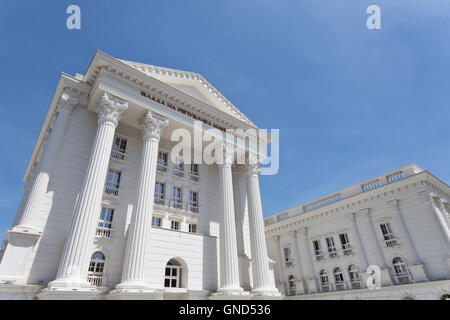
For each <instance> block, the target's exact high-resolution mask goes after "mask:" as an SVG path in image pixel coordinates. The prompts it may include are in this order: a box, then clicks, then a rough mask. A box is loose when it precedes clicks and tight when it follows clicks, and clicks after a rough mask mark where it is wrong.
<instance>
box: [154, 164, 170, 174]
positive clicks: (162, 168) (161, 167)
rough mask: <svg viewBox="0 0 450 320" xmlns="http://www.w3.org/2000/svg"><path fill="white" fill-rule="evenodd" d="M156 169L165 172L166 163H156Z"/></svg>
mask: <svg viewBox="0 0 450 320" xmlns="http://www.w3.org/2000/svg"><path fill="white" fill-rule="evenodd" d="M156 170H158V171H161V172H167V165H165V164H163V163H158V164H157V165H156Z"/></svg>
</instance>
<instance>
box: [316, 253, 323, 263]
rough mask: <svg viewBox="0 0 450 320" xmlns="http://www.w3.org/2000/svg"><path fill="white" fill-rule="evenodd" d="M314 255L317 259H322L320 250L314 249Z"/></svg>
mask: <svg viewBox="0 0 450 320" xmlns="http://www.w3.org/2000/svg"><path fill="white" fill-rule="evenodd" d="M314 255H315V257H316V260H317V261H320V260H323V253H322V251H315V252H314Z"/></svg>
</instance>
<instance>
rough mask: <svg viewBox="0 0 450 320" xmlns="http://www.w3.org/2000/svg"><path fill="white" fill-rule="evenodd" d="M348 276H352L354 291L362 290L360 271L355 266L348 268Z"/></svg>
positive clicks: (351, 281)
mask: <svg viewBox="0 0 450 320" xmlns="http://www.w3.org/2000/svg"><path fill="white" fill-rule="evenodd" d="M348 275H349V276H350V283H351V286H352V289H361V277H360V276H359V272H358V269H357V268H356V266H355V265H354V264H352V265H350V266H349V267H348Z"/></svg>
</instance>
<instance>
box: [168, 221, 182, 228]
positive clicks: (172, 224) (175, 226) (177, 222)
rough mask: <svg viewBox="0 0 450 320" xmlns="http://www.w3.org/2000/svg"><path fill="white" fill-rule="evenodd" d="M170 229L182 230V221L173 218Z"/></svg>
mask: <svg viewBox="0 0 450 320" xmlns="http://www.w3.org/2000/svg"><path fill="white" fill-rule="evenodd" d="M170 229H172V230H180V222H179V221H177V220H172V221H171V223H170Z"/></svg>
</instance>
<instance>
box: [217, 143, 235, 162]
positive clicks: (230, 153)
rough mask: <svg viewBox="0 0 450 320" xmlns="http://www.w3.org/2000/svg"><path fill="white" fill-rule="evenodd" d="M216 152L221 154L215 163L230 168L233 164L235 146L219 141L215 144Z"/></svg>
mask: <svg viewBox="0 0 450 320" xmlns="http://www.w3.org/2000/svg"><path fill="white" fill-rule="evenodd" d="M215 150H216V152H220V153H221V155H220V156H221V157H219V158H217V155H216V161H217V163H218V164H222V165H225V166H231V165H232V164H233V162H234V150H235V146H234V145H233V144H231V143H227V142H226V141H220V142H219V143H218V144H217V148H216V149H215Z"/></svg>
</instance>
